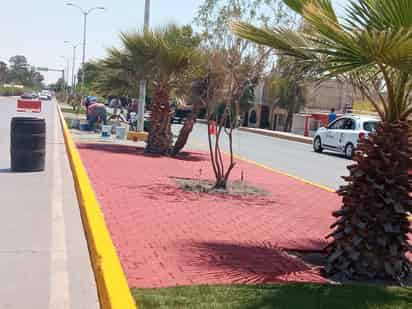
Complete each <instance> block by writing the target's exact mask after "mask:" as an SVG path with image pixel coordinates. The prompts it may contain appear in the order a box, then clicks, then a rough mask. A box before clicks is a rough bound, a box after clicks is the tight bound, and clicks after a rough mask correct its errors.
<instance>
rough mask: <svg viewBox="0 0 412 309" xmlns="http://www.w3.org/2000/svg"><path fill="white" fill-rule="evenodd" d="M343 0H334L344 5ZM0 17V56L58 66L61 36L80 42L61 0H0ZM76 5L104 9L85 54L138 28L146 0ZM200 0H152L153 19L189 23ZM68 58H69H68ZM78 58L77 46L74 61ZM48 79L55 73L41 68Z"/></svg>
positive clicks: (67, 50) (83, 0)
mask: <svg viewBox="0 0 412 309" xmlns="http://www.w3.org/2000/svg"><path fill="white" fill-rule="evenodd" d="M346 1H347V0H334V3H335V5H336V6H337V7H342V5H343V3H345V2H346ZM1 2H2V3H1V5H0V7H1V11H2V14H1V15H2V17H1V18H0V29H1V34H0V39H1V44H0V60H4V61H7V60H8V59H9V58H10V57H11V56H13V55H17V54H21V55H25V56H26V57H27V58H28V60H29V62H30V63H31V64H33V65H36V66H48V67H54V68H62V67H63V66H65V61H64V60H63V59H62V58H61V56H65V57H68V58H71V55H72V49H71V47H69V46H68V45H66V44H64V41H65V40H68V41H72V42H74V43H81V41H82V23H83V19H82V15H81V14H80V12H79V11H78V10H77V9H75V8H73V7H69V6H66V5H65V2H66V1H64V0H2V1H1ZM73 2H75V3H76V4H78V5H80V6H82V7H85V8H90V7H94V6H104V7H106V8H107V9H106V11H104V12H94V13H92V14H91V15H90V16H89V18H88V29H87V30H88V31H87V35H88V40H87V42H88V43H87V51H86V59H95V58H100V57H103V56H104V55H105V49H106V48H107V47H110V46H113V45H117V44H118V43H119V42H118V33H119V32H120V31H122V30H130V29H134V28H139V27H141V26H142V24H143V14H144V12H143V10H144V0H77V1H73ZM202 2H203V1H202V0H175V1H172V0H151V24H152V25H158V24H163V23H167V22H172V21H173V22H177V23H179V24H187V23H189V24H190V23H192V22H193V17H194V16H195V14H196V11H197V8H198V7H199V5H200V4H201V3H202ZM70 61H71V60H70ZM80 61H81V46H79V47H78V52H77V57H76V62H77V64H79V63H80ZM77 67H78V66H77ZM44 75H45V77H46V81H47V82H52V81H54V80H56V79H57V78H58V77H59V75H57V74H55V73H44Z"/></svg>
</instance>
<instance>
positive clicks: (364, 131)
mask: <svg viewBox="0 0 412 309" xmlns="http://www.w3.org/2000/svg"><path fill="white" fill-rule="evenodd" d="M378 123H379V119H378V118H374V117H372V116H357V115H344V116H342V117H340V118H338V119H336V120H335V121H333V122H331V123H330V124H329V125H328V127H327V128H324V127H322V128H319V129H318V130H317V132H316V134H315V137H314V139H313V150H314V151H316V152H322V151H323V150H331V151H334V152H339V153H342V154H344V155H345V157H347V158H348V159H350V158H352V157H353V155H354V153H355V149H356V147H357V146H358V141H359V139H361V138H368V134H369V133H371V132H375V131H376V127H377V126H378Z"/></svg>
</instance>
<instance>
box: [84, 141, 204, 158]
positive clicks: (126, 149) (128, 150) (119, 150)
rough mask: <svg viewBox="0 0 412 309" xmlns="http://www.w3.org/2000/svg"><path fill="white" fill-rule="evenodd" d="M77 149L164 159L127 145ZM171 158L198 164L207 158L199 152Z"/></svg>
mask: <svg viewBox="0 0 412 309" xmlns="http://www.w3.org/2000/svg"><path fill="white" fill-rule="evenodd" d="M77 148H79V149H88V150H96V151H104V152H110V153H115V154H131V155H138V156H145V157H151V158H163V157H164V156H160V155H155V154H147V153H144V148H143V147H136V146H127V145H109V144H95V143H77ZM172 158H173V159H176V160H181V161H191V162H200V161H206V160H208V156H207V155H206V154H204V153H199V152H182V153H180V154H179V155H177V156H176V157H172Z"/></svg>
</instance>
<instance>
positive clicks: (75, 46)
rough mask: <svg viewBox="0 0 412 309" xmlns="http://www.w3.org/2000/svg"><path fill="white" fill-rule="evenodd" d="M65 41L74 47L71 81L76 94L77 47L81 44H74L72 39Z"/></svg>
mask: <svg viewBox="0 0 412 309" xmlns="http://www.w3.org/2000/svg"><path fill="white" fill-rule="evenodd" d="M64 43H66V44H69V45H70V46H71V47H72V48H73V61H72V78H71V83H72V94H74V91H75V87H76V81H75V79H74V69H75V66H76V48H77V46H79V44H73V43H72V42H70V41H64Z"/></svg>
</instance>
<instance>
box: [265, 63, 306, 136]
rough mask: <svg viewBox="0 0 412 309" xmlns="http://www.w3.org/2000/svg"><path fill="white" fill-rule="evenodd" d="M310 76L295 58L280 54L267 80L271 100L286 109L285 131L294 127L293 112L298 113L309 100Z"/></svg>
mask: <svg viewBox="0 0 412 309" xmlns="http://www.w3.org/2000/svg"><path fill="white" fill-rule="evenodd" d="M307 80H308V76H307V75H306V74H305V72H304V70H303V69H302V67H301V66H300V65H299V64H298V63H297V62H296V60H295V59H293V58H290V57H286V56H280V57H278V59H277V63H276V66H275V68H274V70H273V71H272V73H271V74H270V76H269V77H268V78H267V80H266V85H265V86H266V96H267V99H268V101H269V102H272V104H275V105H276V106H279V107H280V108H284V109H286V112H287V116H286V121H285V124H284V127H283V131H285V132H289V131H290V130H291V127H292V120H293V114H295V113H298V112H299V111H300V110H301V109H302V108H303V107H304V106H305V104H306V102H307V99H306V98H307V89H306V86H305V82H306V81H307Z"/></svg>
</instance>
